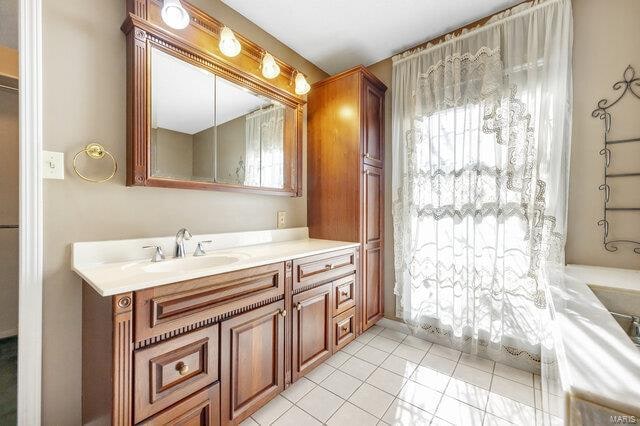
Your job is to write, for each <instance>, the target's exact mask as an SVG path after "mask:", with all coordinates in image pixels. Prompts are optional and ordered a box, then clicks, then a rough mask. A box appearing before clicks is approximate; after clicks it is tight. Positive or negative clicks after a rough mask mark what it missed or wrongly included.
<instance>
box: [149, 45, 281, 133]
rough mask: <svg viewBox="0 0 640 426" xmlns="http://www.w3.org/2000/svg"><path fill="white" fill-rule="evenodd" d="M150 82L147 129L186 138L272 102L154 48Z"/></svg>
mask: <svg viewBox="0 0 640 426" xmlns="http://www.w3.org/2000/svg"><path fill="white" fill-rule="evenodd" d="M151 81H152V83H151V84H152V92H151V93H152V96H151V98H152V108H151V110H152V112H151V114H152V116H151V126H152V127H153V128H158V127H161V128H163V129H168V130H173V131H176V132H180V133H186V134H189V135H193V134H195V133H198V132H201V131H203V130H205V129H208V128H210V127H213V126H214V125H220V124H223V123H226V122H227V121H230V120H233V119H234V118H237V117H240V116H242V115H245V114H247V113H248V112H250V111H253V110H255V109H257V108H260V107H261V106H264V105H265V104H269V103H272V101H270V100H268V99H265V98H263V97H261V96H258V95H256V94H254V93H252V92H250V91H247V90H245V89H243V88H241V87H239V86H237V85H235V84H233V83H231V82H229V81H227V80H225V79H223V78H220V77H215V76H214V75H213V74H211V73H210V72H208V71H206V70H204V69H201V68H198V67H196V66H193V65H191V64H188V63H186V62H184V61H181V60H179V59H177V58H174V57H173V56H170V55H168V54H166V53H163V52H161V51H159V50H157V49H153V50H152V53H151ZM216 92H217V93H216ZM214 102H215V104H216V105H215V108H214ZM214 111H215V114H214Z"/></svg>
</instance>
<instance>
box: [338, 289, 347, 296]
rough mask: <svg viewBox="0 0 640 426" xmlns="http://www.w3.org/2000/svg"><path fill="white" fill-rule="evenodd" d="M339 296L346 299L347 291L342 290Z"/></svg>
mask: <svg viewBox="0 0 640 426" xmlns="http://www.w3.org/2000/svg"><path fill="white" fill-rule="evenodd" d="M340 294H341V295H343V296H344V297H347V296H349V290H342V291H341V292H340Z"/></svg>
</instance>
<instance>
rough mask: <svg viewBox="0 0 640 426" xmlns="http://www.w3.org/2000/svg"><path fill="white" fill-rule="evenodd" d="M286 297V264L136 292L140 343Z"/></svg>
mask: <svg viewBox="0 0 640 426" xmlns="http://www.w3.org/2000/svg"><path fill="white" fill-rule="evenodd" d="M282 294H284V262H281V263H274V264H272V265H265V266H260V267H257V268H251V269H244V270H241V271H234V272H229V273H227V274H220V275H213V276H210V277H203V278H198V279H194V280H189V281H182V282H179V283H176V284H169V285H164V286H159V287H153V288H149V289H145V290H141V291H137V292H136V293H135V309H134V312H135V322H134V325H135V339H136V342H139V341H142V340H145V339H149V338H152V337H155V336H159V335H162V334H165V333H169V332H172V331H174V330H178V329H180V328H182V327H186V326H190V325H192V324H195V323H198V322H200V321H204V320H207V319H210V318H212V317H215V316H218V315H221V314H224V313H226V312H229V311H231V310H234V309H236V308H237V307H239V306H240V305H250V304H253V303H256V302H260V301H263V300H266V299H270V298H272V297H277V296H279V295H282Z"/></svg>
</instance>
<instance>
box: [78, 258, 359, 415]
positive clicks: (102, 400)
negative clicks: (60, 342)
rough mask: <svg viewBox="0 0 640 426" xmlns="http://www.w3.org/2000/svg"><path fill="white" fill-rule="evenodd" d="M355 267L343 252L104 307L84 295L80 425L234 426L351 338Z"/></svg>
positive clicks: (88, 291) (128, 296)
mask: <svg viewBox="0 0 640 426" xmlns="http://www.w3.org/2000/svg"><path fill="white" fill-rule="evenodd" d="M359 259H360V255H359V248H350V249H342V250H336V251H333V252H328V253H324V254H320V255H314V256H308V257H304V258H300V259H295V260H289V261H286V262H278V263H274V264H270V265H264V266H258V267H255V268H249V269H244V270H239V271H233V272H228V273H224V274H218V275H214V276H209V277H202V278H198V279H194V280H188V281H182V282H177V283H173V284H167V285H162V286H157V287H151V288H147V289H143V290H139V291H134V292H127V293H122V294H118V295H115V296H109V297H102V296H100V295H98V294H97V293H96V292H95V291H94V290H93V289H92V288H91V287H90V286H89V285H88V284H86V283H85V284H84V285H83V293H82V295H83V311H82V316H83V329H82V335H83V344H82V351H83V353H82V358H83V360H82V370H83V373H82V386H83V389H82V411H83V423H84V424H88V423H90V424H95V425H102V424H105V425H108V424H112V425H134V424H136V425H167V424H170V425H200V426H214V425H219V424H220V425H228V424H239V423H240V422H242V421H243V420H244V419H246V418H247V417H249V416H250V415H251V414H252V413H254V412H255V411H257V410H258V409H260V408H261V407H262V406H264V404H266V403H267V402H268V401H270V400H271V399H272V398H274V397H275V396H276V395H278V394H279V393H280V392H281V391H282V390H284V389H285V387H286V386H288V385H289V384H290V382H291V381H295V380H297V379H298V378H300V377H302V375H304V374H305V373H307V372H309V371H311V370H312V369H313V368H315V367H316V366H317V365H319V364H320V363H322V362H323V361H325V360H326V359H327V358H328V357H330V356H331V355H332V354H333V353H335V352H336V351H337V350H339V349H340V348H342V347H343V346H344V345H346V344H348V343H349V342H350V341H352V340H353V339H354V338H355V336H356V334H357V330H356V327H355V317H356V312H357V311H358V305H357V304H356V303H355V300H356V299H357V295H358V294H359V292H360V290H359V285H358V283H359V281H358V277H359V270H358V265H359V264H360V260H359ZM336 294H338V296H334V295H336Z"/></svg>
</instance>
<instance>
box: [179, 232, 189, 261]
mask: <svg viewBox="0 0 640 426" xmlns="http://www.w3.org/2000/svg"><path fill="white" fill-rule="evenodd" d="M190 239H191V232H189V230H188V229H187V228H182V229H180V230H179V231H178V233H177V234H176V257H185V256H186V255H187V252H186V251H185V249H184V240H190Z"/></svg>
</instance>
